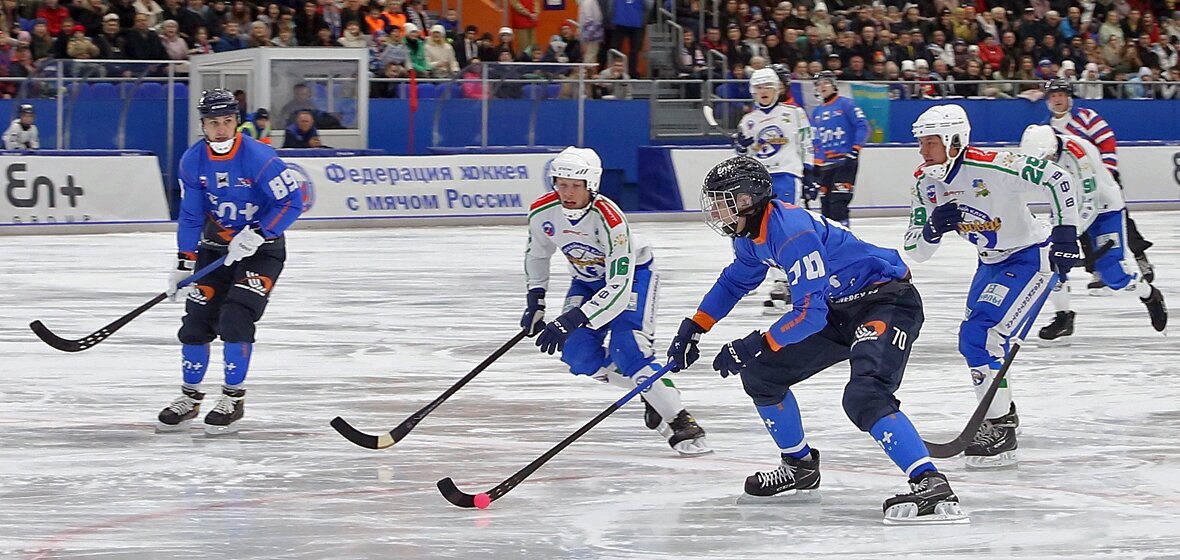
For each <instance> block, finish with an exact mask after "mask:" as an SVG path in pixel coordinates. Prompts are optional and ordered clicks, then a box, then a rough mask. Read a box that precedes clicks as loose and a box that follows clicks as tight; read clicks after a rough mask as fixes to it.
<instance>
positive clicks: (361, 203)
mask: <svg viewBox="0 0 1180 560" xmlns="http://www.w3.org/2000/svg"><path fill="white" fill-rule="evenodd" d="M553 157H554V154H551V153H537V154H530V153H525V154H485V155H438V156H360V157H342V158H332V157H322V158H321V157H317V158H295V157H292V158H283V159H284V161H286V162H287V163H288V165H291V166H292V167H293V168H294V169H295V170H296V171H298V172H301V173H302V174H303V175H304V176H305V177H306V178H307V179H309V180H310V182H311V191H312V192H311V195H310V196H308V195H307V193H305V195H304V196H305V201H306V205H310V208H309V209H307V211H306V212H304V214H303V216H302V217H301V218H300V222H304V223H305V224H306V223H307V222H313V221H317V220H322V221H331V222H332V224H333V225H340V223H341V221H342V220H347V221H353V220H368V221H378V222H380V221H393V220H396V219H404V218H419V219H421V218H431V219H459V220H454V221H461V222H467V223H486V219H489V218H493V219H494V218H522V217H524V216H525V215H526V214H527V213H528V208H529V205H530V204H532V202H533V200H535V199H536V198H537V197H539V196H541V195H542V194H544V193H545V191H547V190H548V187H547V186H546V180H545V167H546V165H547V164H548V163H549V161H550V160H552V159H553ZM306 205H305V206H306ZM473 218H481V219H483V220H472V219H473ZM448 221H450V220H448Z"/></svg>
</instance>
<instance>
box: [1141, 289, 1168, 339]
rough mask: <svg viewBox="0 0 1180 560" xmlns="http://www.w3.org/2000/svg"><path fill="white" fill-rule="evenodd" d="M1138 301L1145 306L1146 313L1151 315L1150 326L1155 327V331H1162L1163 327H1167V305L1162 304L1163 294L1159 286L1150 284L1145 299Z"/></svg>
mask: <svg viewBox="0 0 1180 560" xmlns="http://www.w3.org/2000/svg"><path fill="white" fill-rule="evenodd" d="M1139 301H1141V302H1143V305H1146V306H1147V313H1148V314H1149V315H1150V316H1151V328H1153V329H1155V332H1164V329H1166V328H1168V307H1167V305H1165V304H1164V294H1163V293H1161V292H1160V291H1159V288H1156V287H1155V286H1152V287H1151V293H1150V294H1148V296H1147V299H1141V300H1139Z"/></svg>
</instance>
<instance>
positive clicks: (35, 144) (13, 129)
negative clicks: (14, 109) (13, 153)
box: [4, 119, 41, 150]
mask: <svg viewBox="0 0 1180 560" xmlns="http://www.w3.org/2000/svg"><path fill="white" fill-rule="evenodd" d="M39 148H41V140H40V139H39V138H38V137H37V125H35V124H30V125H29V127H28V128H25V126H24V125H22V124H21V123H20V119H16V120H14V121H12V124H10V125H8V130H6V131H4V149H5V150H36V149H39Z"/></svg>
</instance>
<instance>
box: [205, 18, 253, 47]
mask: <svg viewBox="0 0 1180 560" xmlns="http://www.w3.org/2000/svg"><path fill="white" fill-rule="evenodd" d="M244 48H246V38H245V37H243V36H242V34H241V31H240V28H239V27H238V22H236V21H231V22H229V23H226V24H225V27H224V28H223V29H222V30H221V37H219V38H217V39H216V41H215V42H214V43H213V52H228V51H236V50H240V49H244Z"/></svg>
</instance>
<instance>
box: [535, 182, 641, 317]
mask: <svg viewBox="0 0 1180 560" xmlns="http://www.w3.org/2000/svg"><path fill="white" fill-rule="evenodd" d="M558 249H560V250H561V252H562V254H564V255H565V258H566V260H567V261H569V265H570V274H571V275H572V276H573V277H574V279H575V280H581V281H583V282H595V281H602V280H605V281H606V286H604V287H603V288H602V289H600V290H598V292H597V293H596V294H594V297H592V298H590V299H589V300H588V301H586V302H584V303H582V304H581V309H582V312H583V313H585V314H586V318H587V319H589V321H590V327H591V328H595V329H597V328H599V327H601V326H603V325H605V324H607V323H609V322H611V321H612V320H613V319H614V318H615V317H618V316H619V314H620V313H622V312H623V311H626V310H627V308H628V306H630V305H634V303H635V302H633V301H631V300H632V297H633V295H632V288H633V286H632V280H633V278H634V277H635V267H637V266H642V265H646V264H650V263H651V259H652V255H651V248H650V247H648V246H647V245H646V244H644V243H642V242H640V241H639V240H637V239H636V238H635V237H634V236H632V235H631V228H630V226H629V225H628V224H627V218H626V217H625V216H624V215H623V212H622V211H621V210H619V207H618V206H616V205H615V203H614V202H613V201H611V200H610V199H609V198H607V197H605V196H602V195H598V196H597V197H595V198H594V201H593V202H592V203H591V204H590V209H589V210H588V211H587V213H586V215H585V216H583V217H582V218H581V219H579V220H578V221H577V222H576V223H575V222H571V221H570V220H569V218H567V217H566V216H565V213H564V212H562V206H561V199H560V198H559V197H558V196H557V193H556V192H550V193H548V194H546V195H544V196H542V197H541V198H538V199H537V200H536V202H533V204H532V206H530V207H529V242H528V248H527V249H526V250H525V257H524V272H525V277H526V279H527V281H528V289H530V290H532V289H534V288H541V289H544V290H548V289H549V258H550V257H552V256H553V253H554V251H556V250H558Z"/></svg>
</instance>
